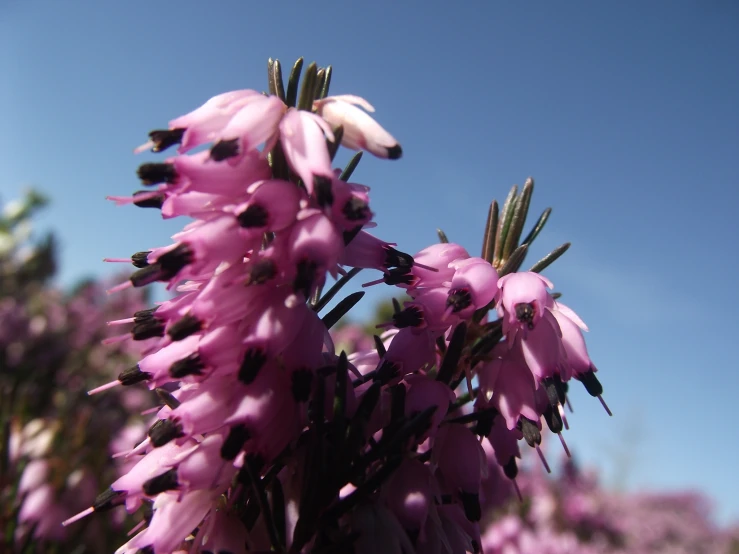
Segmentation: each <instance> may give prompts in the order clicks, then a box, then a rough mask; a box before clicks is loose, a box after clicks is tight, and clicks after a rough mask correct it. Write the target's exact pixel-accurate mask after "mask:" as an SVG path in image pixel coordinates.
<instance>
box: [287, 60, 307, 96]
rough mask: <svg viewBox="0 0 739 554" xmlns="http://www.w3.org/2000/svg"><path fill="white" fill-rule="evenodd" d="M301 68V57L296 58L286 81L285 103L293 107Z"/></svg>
mask: <svg viewBox="0 0 739 554" xmlns="http://www.w3.org/2000/svg"><path fill="white" fill-rule="evenodd" d="M302 70H303V58H298V60H297V61H296V62H295V65H293V68H292V70H291V71H290V78H289V79H288V81H287V94H286V95H285V104H287V105H288V107H290V108H294V107H295V103H296V102H297V99H298V84H299V83H300V72H301V71H302Z"/></svg>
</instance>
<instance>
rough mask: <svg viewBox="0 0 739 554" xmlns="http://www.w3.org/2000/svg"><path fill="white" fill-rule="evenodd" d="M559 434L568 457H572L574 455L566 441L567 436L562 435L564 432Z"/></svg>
mask: <svg viewBox="0 0 739 554" xmlns="http://www.w3.org/2000/svg"><path fill="white" fill-rule="evenodd" d="M557 436H558V437H559V442H561V443H562V448H564V450H565V454H567V457H568V458H572V455H571V454H570V449H569V448H567V443H566V442H565V438H564V437H563V436H562V433H557Z"/></svg>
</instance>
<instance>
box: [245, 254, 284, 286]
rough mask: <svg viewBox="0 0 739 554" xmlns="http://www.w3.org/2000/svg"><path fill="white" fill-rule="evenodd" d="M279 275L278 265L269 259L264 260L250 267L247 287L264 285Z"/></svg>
mask: <svg viewBox="0 0 739 554" xmlns="http://www.w3.org/2000/svg"><path fill="white" fill-rule="evenodd" d="M276 275H277V264H275V262H273V261H272V260H270V259H269V258H262V259H261V260H259V261H257V262H255V263H253V264H252V265H251V266H250V267H249V275H248V276H247V278H246V283H245V284H246V285H262V284H264V283H266V282H267V281H269V280H270V279H272V278H274V277H275V276H276Z"/></svg>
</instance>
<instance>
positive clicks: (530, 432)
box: [518, 416, 541, 448]
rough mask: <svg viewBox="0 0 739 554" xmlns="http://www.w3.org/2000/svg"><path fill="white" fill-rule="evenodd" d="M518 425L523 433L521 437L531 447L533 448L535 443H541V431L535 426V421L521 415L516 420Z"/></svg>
mask: <svg viewBox="0 0 739 554" xmlns="http://www.w3.org/2000/svg"><path fill="white" fill-rule="evenodd" d="M518 426H519V427H520V429H521V432H522V433H523V438H524V439H526V442H527V443H528V445H529V446H530V447H531V448H534V446H536V445H537V444H541V431H539V428H538V427H537V426H536V423H534V422H533V421H531V420H530V419H527V418H525V417H523V416H521V417H520V418H519V420H518Z"/></svg>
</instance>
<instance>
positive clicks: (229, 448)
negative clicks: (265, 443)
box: [221, 424, 251, 461]
mask: <svg viewBox="0 0 739 554" xmlns="http://www.w3.org/2000/svg"><path fill="white" fill-rule="evenodd" d="M250 438H251V436H250V434H249V430H248V429H247V428H246V425H241V424H239V425H234V426H233V427H231V430H230V431H229V432H228V436H227V437H226V440H225V441H223V445H222V446H221V458H223V459H224V460H229V461H231V460H233V459H234V458H236V456H238V455H239V452H241V449H242V448H243V446H244V443H245V442H246V441H248V440H249V439H250Z"/></svg>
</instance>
